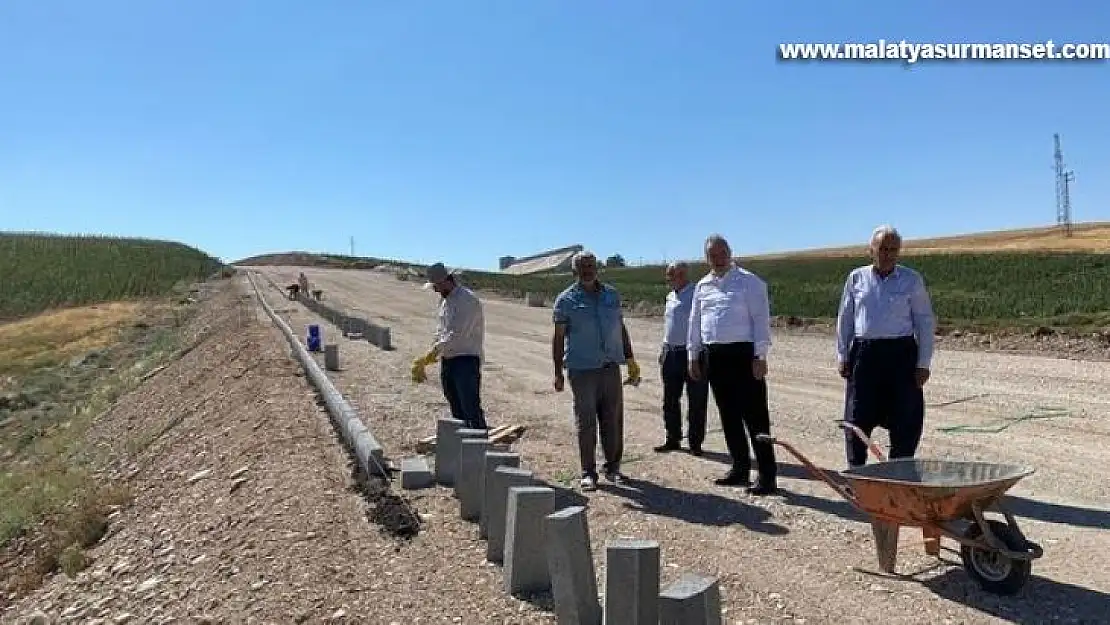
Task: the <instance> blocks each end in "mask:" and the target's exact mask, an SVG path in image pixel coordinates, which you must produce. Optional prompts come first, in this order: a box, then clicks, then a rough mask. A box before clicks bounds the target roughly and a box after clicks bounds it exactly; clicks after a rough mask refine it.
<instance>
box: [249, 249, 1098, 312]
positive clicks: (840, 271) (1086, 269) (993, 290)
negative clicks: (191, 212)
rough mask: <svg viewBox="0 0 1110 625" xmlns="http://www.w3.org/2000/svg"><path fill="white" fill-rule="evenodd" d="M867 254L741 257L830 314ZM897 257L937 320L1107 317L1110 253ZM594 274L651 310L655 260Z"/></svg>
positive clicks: (487, 278) (786, 296)
mask: <svg viewBox="0 0 1110 625" xmlns="http://www.w3.org/2000/svg"><path fill="white" fill-rule="evenodd" d="M252 260H253V259H252ZM255 262H258V264H264V262H262V261H255ZM275 262H278V261H275ZM282 262H288V261H287V260H286V261H282ZM382 263H387V264H392V265H401V266H407V265H408V263H404V262H401V261H395V260H380V259H374V258H355V257H348V256H336V255H327V254H323V255H305V257H304V258H302V259H299V260H297V261H296V264H305V265H319V266H332V267H346V268H351V269H355V268H370V267H373V266H375V265H378V264H382ZM868 263H869V261H868V259H867V258H865V257H862V256H861V257H856V258H851V257H826V258H820V257H817V258H814V257H808V258H775V259H752V260H745V261H742V263H741V264H742V266H743V267H745V268H747V269H749V270H751V271H754V272H755V273H756V274H758V275H759V276H760V277H762V278H763V279H764V280H766V281H767V284H768V288H769V289H770V296H771V313H772V314H773V315H776V316H780V317H787V316H794V317H800V318H806V319H824V320H828V319H833V318H835V317H836V312H837V306H838V305H839V303H840V295H841V292H842V290H843V288H844V280H845V278H846V277H847V275H848V272H849V271H851V270H852V269H853V268H855V267H859V266H861V265H865V264H868ZM902 264H904V265H906V266H908V267H911V268H913V269H916V270H917V271H919V272H920V273H921V274H922V276H923V277H924V278H925V283H926V285H927V286H928V289H929V294H930V295H931V297H932V299H933V308H934V310H935V311H936V314H937V317H938V321H939V322H940V323H941V324H944V325H947V326H951V327H971V328H974V327H983V328H991V327H999V326H1035V325H1051V326H1057V327H1074V328H1088V327H1104V326H1110V254H1093V253H1065V252H1059V253H1053V252H1041V253H1033V252H1020V253H1008V252H1007V253H1004V252H990V253H979V254H972V253H948V254H921V255H913V256H907V257H905V258H903V259H902ZM412 268H414V269H417V270H423V267H419V266H412ZM706 271H707V267H706V265H704V264H693V265H691V268H690V276H691V279H694V280H696V279H698V278H700V277H701V276H703V275H705V273H706ZM601 278H602V280H604V281H605V282H608V283H609V284H612V285H613V286H615V287H616V288H617V289H619V290H620V292H621V295H622V298H623V301H624V305H625V306H626V307H632V306H635V305H637V304H639V303H640V302H644V303H646V304H647V305H648V306H649V308H650V309H656V310H658V309H659V307H661V305H662V303H663V299H664V298H665V297H666V294H667V286H666V284H665V283H664V282H663V268H662V267H659V266H649V267H622V268H604V269H602V270H601ZM462 280H463V283H464V284H467V285H469V286H471V287H473V288H476V289H479V290H483V291H488V292H494V293H499V294H501V295H505V296H509V297H523V296H524V294H525V293H528V292H532V293H541V294H543V295H544V296H545V297H546V299H547V301H548V303H550V302H551V300H552V299H553V298H554V297H555V296H556V295H557V294H558V293H559V292H560V291H562V290H563V289H564V288H566V287H567V286H568V285H569V284H570V283H571V282H572V280H573V277H572V276H571V275H570V274H569V273H563V274H533V275H527V276H514V275H510V274H503V273H499V272H489V271H472V270H467V271H465V272H464V274H463V278H462Z"/></svg>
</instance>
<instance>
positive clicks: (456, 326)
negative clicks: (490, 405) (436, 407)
mask: <svg viewBox="0 0 1110 625" xmlns="http://www.w3.org/2000/svg"><path fill="white" fill-rule="evenodd" d="M425 275H426V276H427V280H428V282H427V283H426V284H425V285H424V286H425V288H428V287H430V288H433V289H435V291H436V292H437V293H439V294H440V296H441V297H442V299H441V300H440V303H439V311H438V314H437V328H436V334H435V342H434V343H433V344H432V348H431V349H430V350H428V353H427V354H425V355H424V356H422V357H420V358H417V359H416V360H414V361H413V363H412V379H413V381H414V382H423V381H424V380H426V379H427V375H426V374H425V373H424V367H426V366H427V365H430V364H432V363H433V362H435V361H436V359H439V360H440V369H439V377H440V383H441V384H442V385H443V395H444V396H445V397H446V398H447V403H448V404H450V406H451V416H452V417H453V418H455V419H458V420H460V421H462V422H463V423H465V424H466V427H468V428H472V429H479V430H486V429H489V426H488V425H487V424H486V416H485V412H484V411H483V410H482V399H481V388H482V361H483V360H484V359H485V358H484V357H485V352H484V346H483V343H484V340H485V319H484V318H483V314H482V302H481V301H479V300H478V297H477V296H476V295H475V294H474V292H473V291H471V290H470V289H468V288H466V287H465V286H463V285H461V284H458V280H457V277H456V275H455V273H454V272H449V271H447V268H446V267H444V266H443V263H436V264H434V265H432V266H431V267H428V270H427V272H426V273H425Z"/></svg>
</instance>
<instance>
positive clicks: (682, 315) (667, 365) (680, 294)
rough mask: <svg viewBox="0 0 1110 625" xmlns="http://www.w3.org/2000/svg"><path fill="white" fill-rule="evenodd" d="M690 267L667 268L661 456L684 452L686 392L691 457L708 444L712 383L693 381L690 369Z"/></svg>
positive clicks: (661, 354)
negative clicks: (664, 439) (684, 392)
mask: <svg viewBox="0 0 1110 625" xmlns="http://www.w3.org/2000/svg"><path fill="white" fill-rule="evenodd" d="M688 271H689V266H687V264H686V263H684V262H674V263H671V264H669V265H667V269H666V272H665V274H664V275H665V277H666V280H667V284H668V285H669V286H670V287H671V290H670V291H668V292H667V302H666V308H665V310H664V313H663V345H662V347H661V349H660V351H659V369H660V370H659V377H660V378H661V379H662V380H663V427H664V429H665V431H666V435H667V438H666V442H664V443H663V444H662V445H659V446H658V447H656V448H655V451H658V452H667V451H673V450H676V449H681V448H682V446H681V441H682V404H681V403H680V400H681V399H682V389H683V387H685V388H686V402H687V410H686V419H687V421H688V425H687V431H686V440H687V442H688V443H689V445H690V453H691V454H693V455H695V456H700V455H701V454H702V451H701V444H702V441H704V440H705V414H706V408H707V406H708V403H709V383H708V382H706V381H705V379H695V378H692V377H690V372H689V367H687V365H686V363H687V352H686V335H687V332H688V328H689V327H690V304H691V302H692V301H693V296H694V283H692V282H690V280H689V279H688V278H687V272H688Z"/></svg>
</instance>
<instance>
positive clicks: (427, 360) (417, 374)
mask: <svg viewBox="0 0 1110 625" xmlns="http://www.w3.org/2000/svg"><path fill="white" fill-rule="evenodd" d="M435 361H436V352H435V350H434V349H433V350H431V351H429V352H428V353H427V354H424V355H423V356H421V357H419V358H417V359H416V360H413V361H412V381H413V382H416V383H418V384H419V383H420V382H423V381H424V380H427V379H428V374H427V373H425V372H424V367H427V366H428V365H430V364H432V363H433V362H435Z"/></svg>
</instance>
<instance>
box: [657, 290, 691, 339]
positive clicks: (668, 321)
mask: <svg viewBox="0 0 1110 625" xmlns="http://www.w3.org/2000/svg"><path fill="white" fill-rule="evenodd" d="M693 298H694V283H693V282H687V283H686V286H684V287H682V288H681V289H679V290H677V291H675V290H674V289H671V290H670V291H668V292H667V302H666V307H665V308H664V311H663V345H664V346H665V347H685V346H686V336H687V335H688V334H689V328H690V303H691V301H693Z"/></svg>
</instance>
